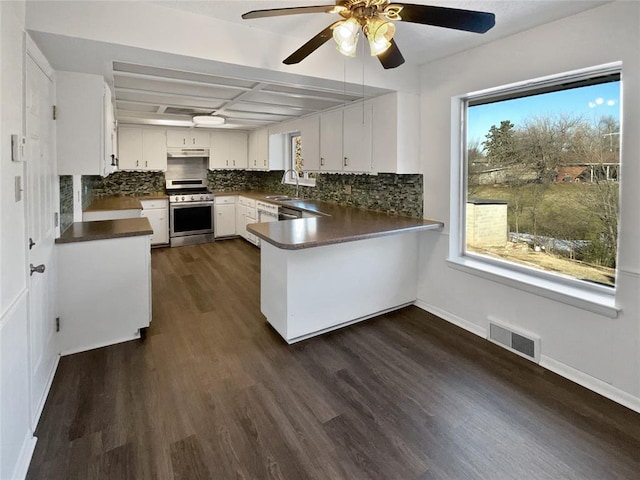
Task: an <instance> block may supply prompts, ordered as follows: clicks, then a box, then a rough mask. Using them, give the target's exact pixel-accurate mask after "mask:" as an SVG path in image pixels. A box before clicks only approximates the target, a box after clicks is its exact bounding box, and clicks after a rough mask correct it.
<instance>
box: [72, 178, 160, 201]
mask: <svg viewBox="0 0 640 480" xmlns="http://www.w3.org/2000/svg"><path fill="white" fill-rule="evenodd" d="M82 178H83V180H84V178H85V177H82ZM92 178H96V179H97V181H96V182H95V184H94V185H93V194H94V195H95V196H96V197H105V196H108V195H125V196H131V195H143V194H145V193H158V192H164V187H165V178H164V172H114V173H112V174H111V175H108V176H106V177H104V178H102V177H92Z"/></svg>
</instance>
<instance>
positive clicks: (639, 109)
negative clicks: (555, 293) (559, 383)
mask: <svg viewBox="0 0 640 480" xmlns="http://www.w3.org/2000/svg"><path fill="white" fill-rule="evenodd" d="M498 21H499V19H498ZM639 26H640V3H638V2H615V3H613V4H609V5H605V6H602V7H599V8H595V9H593V10H589V11H587V12H583V13H581V14H578V15H575V16H572V17H568V18H565V19H563V20H559V21H557V22H553V23H550V24H547V25H544V26H541V27H538V28H535V29H531V30H528V31H526V32H522V33H520V34H517V35H514V36H512V37H510V38H506V39H502V40H498V41H495V42H492V43H490V44H487V45H485V46H482V47H479V48H475V49H473V50H469V51H466V52H463V53H461V54H458V55H455V56H452V57H448V58H446V59H442V60H439V61H436V62H433V63H431V64H427V65H425V66H424V67H423V68H422V106H421V114H422V116H421V122H422V143H421V165H422V172H423V173H424V212H425V216H426V217H429V218H435V219H440V220H444V221H445V222H447V221H448V222H450V221H451V213H452V212H451V211H450V182H448V181H447V179H449V177H450V161H449V160H450V159H451V158H452V152H451V128H452V125H451V98H452V97H453V96H456V95H463V94H466V93H470V92H473V91H478V90H482V89H485V88H489V87H496V86H500V85H505V84H509V83H513V82H518V81H523V80H527V79H533V78H538V77H542V76H546V75H552V74H556V73H561V72H567V71H570V70H576V69H581V68H585V67H592V66H595V65H601V64H605V63H609V62H615V61H622V62H623V73H622V78H623V82H622V84H623V86H622V90H623V105H622V109H623V118H622V128H623V137H624V138H623V147H622V148H623V153H622V162H623V174H622V187H621V238H620V246H619V264H618V268H619V278H618V282H617V295H616V303H617V305H618V306H619V307H621V308H622V312H621V313H620V314H619V316H618V318H616V319H611V318H607V317H603V316H600V315H598V314H595V313H591V312H588V311H586V310H582V309H580V308H576V307H573V306H569V305H565V304H563V303H558V302H556V301H553V300H550V299H547V298H543V297H540V296H537V295H534V294H530V293H526V292H524V291H522V290H518V289H515V288H510V287H507V286H504V285H502V284H499V283H495V282H492V281H490V280H487V279H483V278H480V277H479V276H476V275H473V274H469V273H465V272H462V271H459V270H454V269H452V268H451V267H449V266H448V265H447V263H446V259H447V255H448V248H449V247H448V243H449V238H448V234H449V229H448V228H446V229H445V231H444V233H431V232H430V233H428V234H426V235H423V241H422V243H421V266H422V270H421V276H420V280H419V286H418V298H419V304H420V305H421V306H423V307H424V308H427V309H428V310H431V311H433V312H434V313H437V314H440V315H441V316H443V317H444V318H446V319H448V320H450V321H453V322H457V323H459V324H461V325H463V326H465V327H466V328H468V329H469V330H471V331H474V332H475V333H478V334H481V335H484V333H485V331H486V329H487V326H488V317H489V316H491V317H493V318H495V319H498V320H501V321H504V322H507V323H510V324H512V325H514V326H517V327H519V328H522V329H524V330H528V331H530V332H533V333H536V334H538V335H540V336H541V337H542V362H541V363H542V364H543V365H544V366H547V367H548V368H551V369H554V370H556V371H558V372H561V373H562V374H564V375H566V376H569V377H570V378H573V379H574V380H578V381H580V382H581V383H583V384H585V385H588V386H589V387H590V388H593V389H595V390H598V391H600V392H601V393H605V394H606V395H608V396H609V397H611V398H614V399H616V400H617V401H620V402H622V403H625V404H627V405H630V406H632V407H633V408H635V409H637V410H640V308H639V297H640V295H639V293H640V258H639V256H640V248H638V239H639V238H640V218H639V216H638V205H640V190H639V189H638V188H637V185H638V184H640V162H639V161H638V159H639V158H640V136H639V135H637V132H638V131H640V55H639V54H638V47H639V46H640V33H639V28H640V27H639Z"/></svg>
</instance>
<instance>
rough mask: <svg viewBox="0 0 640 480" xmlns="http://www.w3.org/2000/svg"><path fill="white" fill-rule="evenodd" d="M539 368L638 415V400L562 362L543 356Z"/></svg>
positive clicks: (639, 402)
mask: <svg viewBox="0 0 640 480" xmlns="http://www.w3.org/2000/svg"><path fill="white" fill-rule="evenodd" d="M540 366H541V367H544V368H546V369H547V370H551V371H552V372H553V373H557V374H558V375H560V376H561V377H564V378H566V379H568V380H571V381H572V382H574V383H577V384H578V385H581V386H583V387H585V388H588V389H589V390H591V391H593V392H596V393H598V394H600V395H602V396H603V397H606V398H608V399H609V400H613V401H614V402H616V403H619V404H620V405H624V406H625V407H627V408H630V409H631V410H634V411H636V412H638V413H640V398H638V397H634V396H633V395H631V394H629V393H627V392H625V391H623V390H620V389H619V388H616V387H614V386H613V385H611V384H610V383H607V382H603V381H602V380H600V379H598V378H595V377H592V376H591V375H588V374H586V373H584V372H581V371H580V370H576V369H575V368H573V367H570V366H569V365H565V364H564V363H562V362H559V361H557V360H554V359H553V358H550V357H547V356H545V355H541V356H540Z"/></svg>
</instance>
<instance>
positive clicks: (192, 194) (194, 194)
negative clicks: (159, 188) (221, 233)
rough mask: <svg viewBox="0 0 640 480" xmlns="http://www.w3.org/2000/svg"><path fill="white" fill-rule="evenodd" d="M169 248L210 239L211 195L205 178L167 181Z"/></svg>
mask: <svg viewBox="0 0 640 480" xmlns="http://www.w3.org/2000/svg"><path fill="white" fill-rule="evenodd" d="M167 195H169V241H170V244H171V246H172V247H178V246H182V245H193V244H196V243H207V242H213V240H214V229H213V225H214V223H213V218H214V217H213V204H214V200H213V194H212V193H211V192H209V190H208V189H207V182H206V180H205V179H202V178H200V179H176V180H167Z"/></svg>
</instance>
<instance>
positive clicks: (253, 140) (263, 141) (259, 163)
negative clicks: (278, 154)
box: [249, 128, 269, 170]
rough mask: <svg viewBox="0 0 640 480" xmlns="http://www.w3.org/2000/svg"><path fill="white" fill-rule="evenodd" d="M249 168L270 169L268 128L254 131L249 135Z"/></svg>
mask: <svg viewBox="0 0 640 480" xmlns="http://www.w3.org/2000/svg"><path fill="white" fill-rule="evenodd" d="M249 168H251V169H255V170H267V169H268V168H269V130H268V129H266V128H261V129H260V130H254V131H252V132H251V133H250V134H249Z"/></svg>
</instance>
